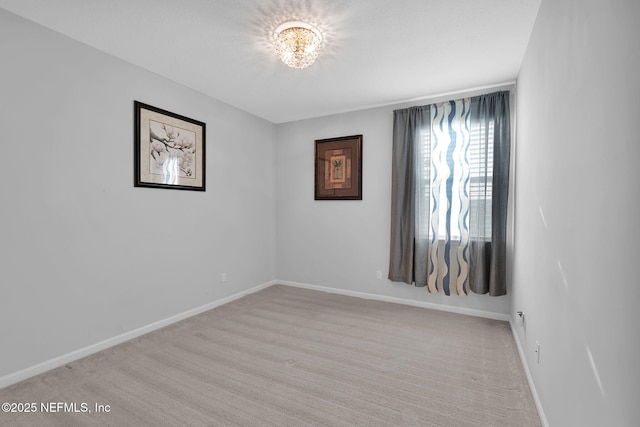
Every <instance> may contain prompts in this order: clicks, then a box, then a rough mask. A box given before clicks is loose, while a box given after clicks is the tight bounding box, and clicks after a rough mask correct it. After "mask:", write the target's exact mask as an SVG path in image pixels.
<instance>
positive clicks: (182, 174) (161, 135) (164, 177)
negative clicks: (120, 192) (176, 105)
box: [133, 101, 206, 191]
mask: <svg viewBox="0 0 640 427" xmlns="http://www.w3.org/2000/svg"><path fill="white" fill-rule="evenodd" d="M134 121H135V126H134V128H135V134H134V156H133V158H134V162H133V163H134V183H133V185H134V187H154V188H171V189H175V190H194V191H205V184H206V180H205V147H206V145H205V139H206V125H205V124H204V123H203V122H199V121H197V120H193V119H190V118H188V117H184V116H181V115H179V114H175V113H171V112H169V111H166V110H161V109H160V108H156V107H152V106H151V105H147V104H143V103H142V102H138V101H134Z"/></svg>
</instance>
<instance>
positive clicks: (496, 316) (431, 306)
mask: <svg viewBox="0 0 640 427" xmlns="http://www.w3.org/2000/svg"><path fill="white" fill-rule="evenodd" d="M276 283H278V284H281V285H286V286H293V287H296V288H304V289H311V290H314V291H321V292H329V293H332V294H339V295H347V296H350V297H356V298H364V299H372V300H376V301H386V302H392V303H396V304H404V305H410V306H413V307H422V308H429V309H432V310H440V311H448V312H451V313H458V314H464V315H467V316H475V317H484V318H486V319H494V320H503V321H505V322H509V320H510V317H509V315H508V314H504V313H492V312H490V311H483V310H475V309H471V308H462V307H454V306H451V305H442V304H434V303H431V302H425V301H415V300H410V299H404V298H396V297H389V296H385V295H377V294H369V293H366V292H356V291H347V290H344V289H338V288H331V287H327V286H318V285H310V284H308V283H298V282H290V281H287V280H277V281H276Z"/></svg>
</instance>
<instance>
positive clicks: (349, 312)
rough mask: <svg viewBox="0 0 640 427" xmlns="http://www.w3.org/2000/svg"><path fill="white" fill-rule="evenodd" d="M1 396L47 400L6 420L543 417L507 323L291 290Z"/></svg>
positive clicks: (1, 416)
mask: <svg viewBox="0 0 640 427" xmlns="http://www.w3.org/2000/svg"><path fill="white" fill-rule="evenodd" d="M0 402H14V403H22V404H25V403H36V405H37V411H36V412H35V413H21V414H13V413H0V425H3V426H14V425H16V426H147V425H148V426H218V425H219V426H263V425H264V426H305V425H314V426H320V425H322V426H325V425H326V426H356V425H359V426H519V427H522V426H539V425H540V421H539V418H538V415H537V412H536V408H535V405H534V402H533V399H532V396H531V392H530V390H529V387H528V385H527V382H526V378H525V375H524V371H523V368H522V365H521V363H520V360H519V358H518V354H517V350H516V346H515V342H514V340H513V336H512V334H511V330H510V328H509V325H508V324H507V323H506V322H500V321H494V320H487V319H480V318H475V317H468V316H463V315H458V314H452V313H446V312H440V311H433V310H427V309H423V308H416V307H407V306H403V305H398V304H392V303H387V302H379V301H371V300H363V299H359V298H352V297H347V296H341V295H334V294H328V293H324V292H316V291H310V290H304V289H298V288H292V287H287V286H272V287H270V288H267V289H265V290H263V291H260V292H258V293H255V294H252V295H249V296H246V297H244V298H241V299H239V300H236V301H234V302H231V303H229V304H226V305H224V306H221V307H218V308H216V309H214V310H210V311H208V312H206V313H203V314H201V315H198V316H195V317H192V318H190V319H187V320H184V321H182V322H179V323H176V324H174V325H171V326H169V327H166V328H164V329H161V330H158V331H155V332H152V333H150V334H147V335H144V336H142V337H139V338H136V339H134V340H131V341H129V342H126V343H124V344H121V345H118V346H116V347H112V348H110V349H107V350H105V351H102V352H100V353H96V354H94V355H92V356H89V357H86V358H84V359H81V360H78V361H76V362H73V363H70V364H68V365H66V366H63V367H61V368H58V369H55V370H52V371H49V372H47V373H44V374H42V375H39V376H37V377H33V378H31V379H28V380H26V381H23V382H21V383H18V384H15V385H12V386H10V387H7V388H5V389H2V390H0ZM42 404H44V405H45V406H47V405H48V406H47V407H49V408H50V407H53V408H54V409H55V410H57V411H58V412H48V413H46V412H43V411H42V407H41V406H42ZM61 404H62V405H64V404H66V405H67V407H66V408H65V407H64V406H61ZM73 404H75V405H76V406H75V407H73V406H72V405H73ZM96 404H99V405H104V408H106V405H109V412H96V410H95V409H96V406H95V405H96ZM84 405H86V406H84ZM85 409H86V412H83V410H85ZM74 410H75V411H77V412H73V411H74ZM69 411H71V412H69Z"/></svg>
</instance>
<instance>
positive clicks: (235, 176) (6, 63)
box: [0, 9, 276, 377]
mask: <svg viewBox="0 0 640 427" xmlns="http://www.w3.org/2000/svg"><path fill="white" fill-rule="evenodd" d="M0 58H2V60H1V64H2V65H1V66H0V144H1V146H2V167H0V200H1V203H2V208H1V209H0V232H1V238H0V254H1V256H0V336H1V337H2V343H1V344H0V347H1V351H0V377H2V376H3V375H6V374H9V373H14V372H16V371H18V370H20V369H23V368H27V367H30V366H32V365H35V364H37V363H40V362H43V361H46V360H49V359H51V358H54V357H57V356H60V355H64V354H67V353H69V352H71V351H74V350H78V349H81V348H83V347H86V346H89V345H92V344H94V343H96V342H99V341H102V340H105V339H107V338H111V337H114V336H116V335H119V334H122V333H124V332H128V331H131V330H133V329H135V328H138V327H141V326H145V325H148V324H151V323H153V322H155V321H158V320H161V319H165V318H167V317H170V316H173V315H175V314H178V313H181V312H184V311H186V310H189V309H192V308H195V307H199V306H202V305H204V304H206V303H209V302H211V301H215V300H218V299H221V298H223V297H226V296H229V295H231V294H234V293H237V292H240V291H243V290H246V289H248V288H251V287H254V286H256V285H260V284H263V283H265V282H268V281H270V280H272V279H274V278H275V243H274V242H275V223H276V219H275V189H274V184H275V176H274V165H275V159H274V157H273V155H274V141H275V126H274V125H273V124H271V123H269V122H266V121H264V120H262V119H259V118H256V117H255V116H251V115H249V114H247V113H244V112H242V111H239V110H237V109H234V108H232V107H230V106H228V105H225V104H223V103H221V102H217V101H215V100H212V99H211V98H209V97H206V96H204V95H201V94H199V93H197V92H195V91H193V90H190V89H188V88H186V87H184V86H181V85H178V84H176V83H173V82H171V81H169V80H166V79H163V78H160V77H158V76H157V75H155V74H152V73H150V72H147V71H145V70H142V69H140V68H137V67H135V66H132V65H130V64H128V63H126V62H123V61H120V60H118V59H115V58H113V57H111V56H108V55H106V54H103V53H101V52H99V51H97V50H94V49H92V48H89V47H87V46H85V45H83V44H80V43H78V42H75V41H73V40H71V39H69V38H66V37H64V36H61V35H59V34H57V33H54V32H52V31H49V30H47V29H45V28H43V27H41V26H38V25H35V24H33V23H30V22H28V21H26V20H23V19H22V18H18V17H17V16H15V15H13V14H10V13H8V12H6V11H4V10H2V9H0ZM168 58H170V55H168ZM134 100H139V101H142V102H145V103H148V104H151V105H154V106H157V107H159V108H163V109H166V110H169V111H173V112H176V113H179V114H182V115H185V116H187V117H191V118H194V119H197V120H201V121H204V122H205V123H206V124H207V191H206V192H204V193H202V192H194V191H175V190H162V189H149V188H134V187H133V101H134ZM222 272H226V273H227V274H228V282H227V283H224V284H223V283H221V282H220V274H221V273H222Z"/></svg>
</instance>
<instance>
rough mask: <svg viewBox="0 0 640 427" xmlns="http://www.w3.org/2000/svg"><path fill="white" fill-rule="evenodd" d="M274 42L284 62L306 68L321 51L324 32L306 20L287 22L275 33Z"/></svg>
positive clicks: (290, 65) (293, 66)
mask: <svg viewBox="0 0 640 427" xmlns="http://www.w3.org/2000/svg"><path fill="white" fill-rule="evenodd" d="M273 43H274V45H275V47H276V52H277V53H278V56H279V57H280V59H281V60H282V62H284V63H285V64H287V65H288V66H289V67H291V68H298V69H300V68H306V67H308V66H309V65H311V64H313V62H314V61H315V60H316V58H317V57H318V54H319V53H320V48H321V47H322V33H321V32H320V30H318V29H317V28H316V27H314V26H313V25H310V24H307V23H305V22H300V21H290V22H285V23H284V24H281V25H279V26H278V28H276V30H275V32H274V33H273Z"/></svg>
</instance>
